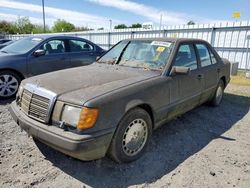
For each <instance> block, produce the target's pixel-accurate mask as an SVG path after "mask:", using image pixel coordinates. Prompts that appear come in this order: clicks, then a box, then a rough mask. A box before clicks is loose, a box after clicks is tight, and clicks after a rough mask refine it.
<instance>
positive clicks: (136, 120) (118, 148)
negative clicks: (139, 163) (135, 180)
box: [109, 108, 152, 163]
mask: <svg viewBox="0 0 250 188" xmlns="http://www.w3.org/2000/svg"><path fill="white" fill-rule="evenodd" d="M151 134H152V120H151V118H150V116H149V114H148V113H147V112H146V111H145V110H143V109H141V108H135V109H132V110H130V111H129V112H128V113H127V114H126V115H125V116H124V117H123V118H122V120H121V122H120V123H119V125H118V128H117V130H116V132H115V135H114V137H113V139H112V142H111V145H110V148H109V155H110V157H111V158H112V159H114V160H115V161H116V162H118V163H122V162H131V161H134V160H136V159H138V158H139V157H140V156H141V155H142V154H143V152H144V151H145V148H146V146H147V144H148V141H149V138H150V136H151Z"/></svg>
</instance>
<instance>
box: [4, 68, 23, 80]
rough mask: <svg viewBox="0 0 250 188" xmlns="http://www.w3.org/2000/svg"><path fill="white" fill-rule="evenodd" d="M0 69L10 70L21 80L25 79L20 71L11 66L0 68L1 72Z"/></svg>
mask: <svg viewBox="0 0 250 188" xmlns="http://www.w3.org/2000/svg"><path fill="white" fill-rule="evenodd" d="M2 71H11V72H14V73H15V74H17V75H18V76H19V77H20V78H21V80H23V79H25V77H24V75H23V74H22V73H21V72H19V71H17V70H15V69H11V68H4V69H0V72H2Z"/></svg>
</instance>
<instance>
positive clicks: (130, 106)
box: [125, 99, 155, 129]
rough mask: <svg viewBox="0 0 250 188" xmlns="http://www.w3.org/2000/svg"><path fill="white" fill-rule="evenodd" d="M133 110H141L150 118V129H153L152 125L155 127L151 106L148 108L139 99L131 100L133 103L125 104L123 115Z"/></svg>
mask: <svg viewBox="0 0 250 188" xmlns="http://www.w3.org/2000/svg"><path fill="white" fill-rule="evenodd" d="M134 108H141V109H143V110H145V111H146V112H147V113H148V114H149V116H150V118H151V120H152V128H153V129H154V125H155V123H154V120H155V119H154V112H153V108H152V106H150V105H149V104H147V103H145V102H143V101H142V100H139V99H138V100H133V101H130V102H129V103H128V104H127V106H126V109H125V114H126V113H127V112H128V111H130V110H132V109H134Z"/></svg>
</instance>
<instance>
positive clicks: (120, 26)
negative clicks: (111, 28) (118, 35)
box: [115, 24, 128, 29]
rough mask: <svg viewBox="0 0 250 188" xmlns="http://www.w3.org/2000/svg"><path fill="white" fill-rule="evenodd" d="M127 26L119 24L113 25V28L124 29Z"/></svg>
mask: <svg viewBox="0 0 250 188" xmlns="http://www.w3.org/2000/svg"><path fill="white" fill-rule="evenodd" d="M126 28H128V26H126V25H125V24H119V25H116V26H115V29H126Z"/></svg>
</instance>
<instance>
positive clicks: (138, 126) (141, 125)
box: [122, 119, 148, 156]
mask: <svg viewBox="0 0 250 188" xmlns="http://www.w3.org/2000/svg"><path fill="white" fill-rule="evenodd" d="M147 137H148V127H147V123H146V122H145V121H144V120H143V119H135V120H134V121H132V122H131V123H130V124H129V126H128V127H127V129H126V130H125V133H124V135H123V140H122V148H123V151H124V152H125V154H126V155H128V156H134V155H136V154H137V153H139V152H140V151H141V150H142V149H143V147H144V145H145V144H146V141H147Z"/></svg>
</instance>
